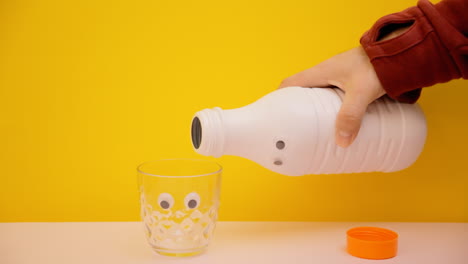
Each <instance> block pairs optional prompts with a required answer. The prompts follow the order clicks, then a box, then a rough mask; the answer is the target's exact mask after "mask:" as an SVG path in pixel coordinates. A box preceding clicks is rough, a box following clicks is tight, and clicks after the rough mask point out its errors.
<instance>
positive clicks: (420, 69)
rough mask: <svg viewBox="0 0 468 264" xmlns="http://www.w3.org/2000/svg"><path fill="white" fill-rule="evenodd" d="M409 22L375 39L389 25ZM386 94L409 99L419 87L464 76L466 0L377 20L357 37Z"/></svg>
mask: <svg viewBox="0 0 468 264" xmlns="http://www.w3.org/2000/svg"><path fill="white" fill-rule="evenodd" d="M399 24H403V25H411V26H410V27H409V28H408V30H407V31H406V32H405V33H403V34H402V35H399V36H397V37H395V38H393V39H388V40H383V41H378V39H379V37H380V36H381V35H382V34H385V33H386V32H387V31H389V30H391V28H395V26H397V25H399ZM361 45H362V47H363V48H364V50H365V51H366V53H367V55H368V56H369V59H370V61H371V63H372V65H373V66H374V69H375V71H376V73H377V76H378V78H379V80H380V82H381V83H382V86H383V87H384V89H385V90H386V92H387V94H388V95H389V96H390V97H391V98H394V99H396V100H399V101H401V102H407V103H414V102H416V100H418V98H419V95H420V93H421V88H423V87H428V86H431V85H434V84H436V83H443V82H448V81H450V80H452V79H458V78H463V79H468V0H443V1H442V2H440V3H438V4H436V5H433V4H431V3H430V2H429V1H428V0H419V2H418V4H417V6H415V7H411V8H408V9H406V10H404V11H402V12H400V13H395V14H390V15H387V16H384V17H382V18H381V19H379V20H378V21H377V22H376V23H375V24H374V26H372V28H371V29H370V30H369V31H367V32H366V33H365V34H364V35H363V36H362V38H361Z"/></svg>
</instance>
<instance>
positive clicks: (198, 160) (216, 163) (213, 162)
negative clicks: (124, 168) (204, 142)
mask: <svg viewBox="0 0 468 264" xmlns="http://www.w3.org/2000/svg"><path fill="white" fill-rule="evenodd" d="M176 160H179V161H197V162H200V161H201V162H207V163H211V164H214V165H216V166H217V167H218V170H216V171H214V172H209V173H204V174H196V175H180V176H174V175H172V176H171V175H159V174H154V173H149V172H144V171H143V170H142V169H141V167H142V166H144V165H146V164H148V163H154V162H158V161H176ZM222 171H223V166H221V165H220V164H219V163H218V162H216V161H212V160H206V159H191V158H178V159H177V158H176V159H156V160H150V161H145V162H143V163H141V164H140V165H138V167H137V172H138V173H141V174H144V175H148V176H154V177H164V178H192V177H203V176H210V175H213V174H218V173H220V172H222Z"/></svg>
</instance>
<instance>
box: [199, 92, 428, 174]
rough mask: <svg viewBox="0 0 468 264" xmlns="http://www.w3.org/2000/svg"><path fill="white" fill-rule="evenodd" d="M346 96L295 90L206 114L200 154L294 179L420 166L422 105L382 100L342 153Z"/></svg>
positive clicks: (202, 121)
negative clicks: (339, 135)
mask: <svg viewBox="0 0 468 264" xmlns="http://www.w3.org/2000/svg"><path fill="white" fill-rule="evenodd" d="M343 97H344V94H343V92H342V91H341V90H339V89H336V88H302V87H288V88H284V89H279V90H276V91H274V92H271V93H269V94H267V95H265V96H264V97H262V98H260V99H259V100H257V101H256V102H254V103H252V104H249V105H247V106H244V107H241V108H237V109H231V110H222V109H220V108H214V109H205V110H202V111H200V112H198V113H196V115H195V117H194V120H193V122H192V142H193V145H194V148H195V150H196V151H197V152H198V153H200V154H203V155H211V156H215V157H219V156H221V155H235V156H240V157H244V158H247V159H250V160H252V161H254V162H257V163H258V164H260V165H262V166H263V167H265V168H268V169H270V170H272V171H275V172H277V173H281V174H284V175H290V176H300V175H306V174H331V173H353V172H373V171H381V172H392V171H398V170H402V169H405V168H407V167H409V166H410V165H411V164H412V163H414V162H415V161H416V159H417V158H418V156H419V154H420V153H421V151H422V149H423V147H424V143H425V139H426V130H427V128H426V121H425V118H424V114H423V112H422V110H421V108H420V107H419V106H418V105H417V104H402V103H398V102H396V101H394V100H392V99H389V98H388V97H382V98H380V99H378V100H376V101H375V102H374V103H372V104H370V105H369V107H368V109H367V112H366V114H365V116H364V118H363V121H362V124H361V129H360V132H359V134H358V136H357V137H356V139H355V141H354V142H353V144H352V145H350V146H349V147H348V148H341V147H339V146H337V145H336V143H335V120H336V116H337V113H338V111H339V109H340V106H341V103H342V100H343ZM197 140H198V141H197Z"/></svg>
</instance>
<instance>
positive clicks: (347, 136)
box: [335, 89, 374, 148]
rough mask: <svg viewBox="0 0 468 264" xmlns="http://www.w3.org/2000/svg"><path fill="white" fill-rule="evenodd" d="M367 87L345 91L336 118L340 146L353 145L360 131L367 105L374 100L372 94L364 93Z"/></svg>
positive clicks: (337, 138) (337, 137)
mask: <svg viewBox="0 0 468 264" xmlns="http://www.w3.org/2000/svg"><path fill="white" fill-rule="evenodd" d="M361 91H365V89H359V90H357V89H349V91H348V92H346V93H345V97H344V100H343V104H342V105H341V108H340V111H339V112H338V115H337V118H336V132H335V140H336V144H337V145H338V146H340V147H343V148H345V147H348V146H349V145H351V144H352V143H353V141H354V139H355V138H356V136H357V135H358V133H359V129H360V127H361V122H362V118H363V117H364V114H365V113H366V109H367V106H368V105H369V104H370V103H371V102H372V101H373V100H374V98H371V96H370V95H367V94H366V93H363V92H361Z"/></svg>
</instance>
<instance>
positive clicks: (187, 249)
mask: <svg viewBox="0 0 468 264" xmlns="http://www.w3.org/2000/svg"><path fill="white" fill-rule="evenodd" d="M137 171H138V186H139V191H140V206H141V211H140V212H141V218H142V220H143V223H144V227H145V233H146V238H147V240H148V242H149V244H150V246H151V248H152V249H153V250H154V251H155V252H157V253H159V254H162V255H167V256H193V255H197V254H200V253H202V252H204V251H205V250H206V248H207V247H208V244H209V243H210V240H211V238H212V236H213V232H214V229H215V225H216V219H217V215H218V207H219V195H220V186H221V173H222V167H221V166H220V165H219V164H217V163H216V162H213V161H209V160H201V159H165V160H156V161H150V162H146V163H143V164H141V165H140V166H138V168H137Z"/></svg>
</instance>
